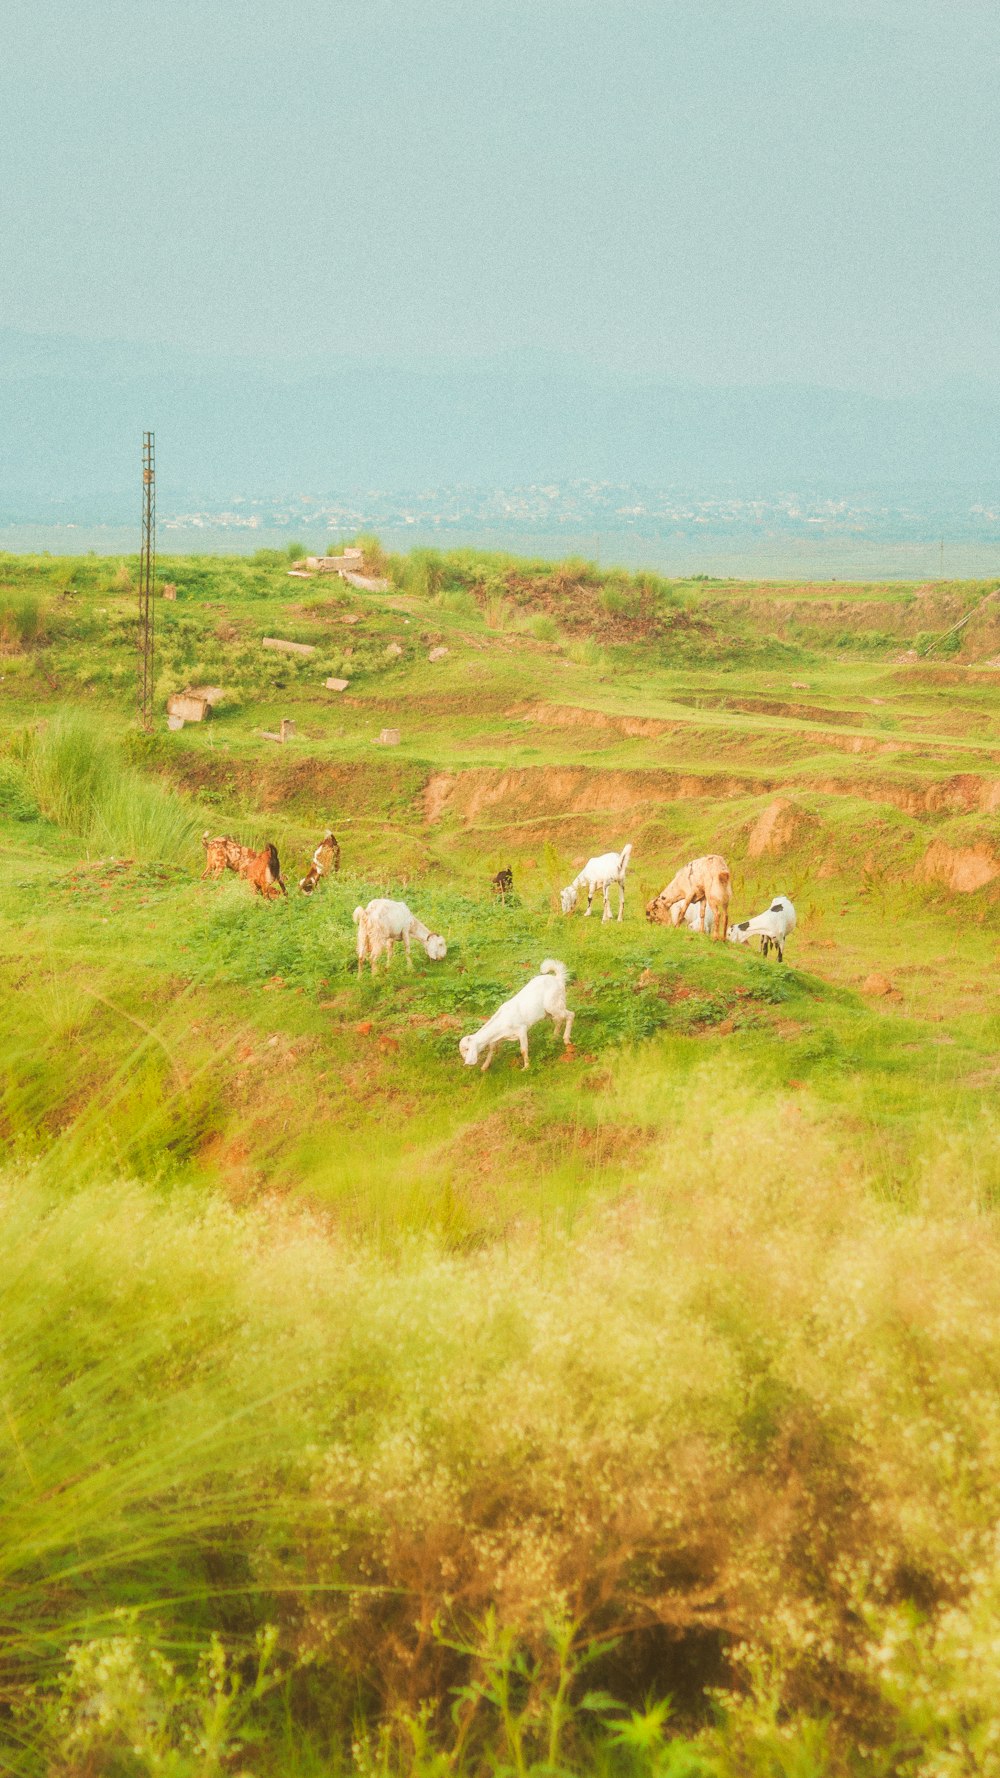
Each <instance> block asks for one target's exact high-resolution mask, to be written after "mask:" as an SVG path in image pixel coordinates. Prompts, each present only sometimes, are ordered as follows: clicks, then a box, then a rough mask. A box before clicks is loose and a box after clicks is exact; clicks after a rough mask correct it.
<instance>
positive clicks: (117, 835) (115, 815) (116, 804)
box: [18, 715, 197, 861]
mask: <svg viewBox="0 0 1000 1778" xmlns="http://www.w3.org/2000/svg"><path fill="white" fill-rule="evenodd" d="M18 753H19V756H20V759H21V762H22V764H23V768H24V771H25V775H26V778H27V782H28V785H29V787H30V789H31V791H32V792H33V794H34V798H35V801H36V802H37V804H38V807H39V809H40V810H41V812H42V814H43V815H45V816H47V817H48V819H49V820H50V821H54V822H56V823H57V824H58V825H59V826H60V827H64V828H66V829H68V831H69V832H71V833H75V834H79V836H80V837H81V839H83V840H84V841H85V842H86V845H87V847H88V849H89V850H91V851H95V850H96V851H111V852H115V853H118V854H125V855H127V856H129V857H132V858H140V859H145V860H162V861H170V860H173V859H176V858H180V857H182V856H184V855H186V854H190V855H192V856H193V842H194V835H195V830H196V826H197V823H196V821H195V819H194V816H193V814H192V812H191V809H190V805H189V804H188V803H186V802H185V801H184V800H183V799H182V798H181V797H179V796H178V795H177V794H176V793H175V792H171V791H168V790H167V789H165V788H164V787H163V786H161V785H159V784H157V783H155V782H153V781H152V780H150V779H149V778H145V777H143V776H142V775H141V773H139V772H138V771H136V770H135V769H134V768H133V767H132V766H130V765H129V764H128V762H127V761H126V759H125V757H124V755H123V754H122V752H121V749H120V747H119V746H118V745H117V744H116V742H115V741H114V740H112V739H111V738H110V737H109V736H108V734H107V732H106V731H105V730H103V729H101V728H100V727H98V725H97V724H96V723H93V722H90V721H88V720H87V719H86V718H85V717H82V716H77V715H60V716H57V717H54V718H53V719H52V720H51V721H50V722H48V723H47V724H45V725H44V726H42V727H40V728H38V729H35V730H33V731H31V732H29V733H28V734H27V735H25V736H23V737H22V739H21V744H20V747H19V748H18Z"/></svg>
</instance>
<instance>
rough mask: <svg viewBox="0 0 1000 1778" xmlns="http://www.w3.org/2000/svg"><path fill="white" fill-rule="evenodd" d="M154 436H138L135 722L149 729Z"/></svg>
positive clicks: (150, 713) (153, 574) (154, 553)
mask: <svg viewBox="0 0 1000 1778" xmlns="http://www.w3.org/2000/svg"><path fill="white" fill-rule="evenodd" d="M155 444H156V441H155V435H154V434H153V433H152V432H144V433H143V435H142V548H141V550H140V552H139V698H138V702H139V721H140V722H141V723H142V726H143V728H144V729H145V730H146V732H147V734H148V733H149V731H150V729H151V728H152V726H153V640H154V605H153V586H154V582H155V579H156V449H155Z"/></svg>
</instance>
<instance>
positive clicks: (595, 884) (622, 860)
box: [559, 841, 632, 922]
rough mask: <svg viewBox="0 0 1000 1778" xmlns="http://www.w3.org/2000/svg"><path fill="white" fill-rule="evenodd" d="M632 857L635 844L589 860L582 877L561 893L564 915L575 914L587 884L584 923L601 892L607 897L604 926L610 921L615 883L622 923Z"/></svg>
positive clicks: (560, 900) (605, 900)
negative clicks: (592, 904) (597, 891)
mask: <svg viewBox="0 0 1000 1778" xmlns="http://www.w3.org/2000/svg"><path fill="white" fill-rule="evenodd" d="M631 856H632V843H631V841H629V844H628V845H627V846H625V847H624V848H623V849H622V851H621V852H603V853H602V854H601V856H600V858H588V860H587V862H586V864H585V865H584V867H583V869H582V871H581V872H580V875H579V876H578V877H574V878H573V881H572V883H570V884H569V886H568V888H566V889H561V890H560V891H559V902H560V906H561V907H562V911H563V913H564V914H571V913H572V912H573V909H574V908H575V907H576V903H577V898H578V896H579V892H580V890H581V889H582V888H583V886H584V884H586V886H587V913H586V914H584V916H583V917H584V919H586V918H587V915H589V913H590V907H591V903H592V901H593V899H594V893H595V891H596V890H598V889H600V890H601V891H602V893H603V895H604V912H603V914H602V915H601V920H602V922H603V921H604V920H610V919H611V902H610V899H609V891H610V889H611V885H612V883H617V884H618V918H619V920H620V919H621V918H622V916H623V914H624V912H625V872H626V871H627V870H628V861H629V859H630V858H631Z"/></svg>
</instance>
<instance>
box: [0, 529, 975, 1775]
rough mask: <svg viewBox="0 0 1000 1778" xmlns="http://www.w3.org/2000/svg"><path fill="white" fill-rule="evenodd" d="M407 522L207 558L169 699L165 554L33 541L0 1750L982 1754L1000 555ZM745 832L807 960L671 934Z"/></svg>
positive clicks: (6, 584) (14, 927)
mask: <svg viewBox="0 0 1000 1778" xmlns="http://www.w3.org/2000/svg"><path fill="white" fill-rule="evenodd" d="M366 547H367V559H366V566H367V568H368V569H369V571H370V572H371V573H373V574H374V575H375V576H377V577H378V578H383V579H384V580H385V581H386V582H387V583H388V585H387V590H384V591H371V590H365V589H356V588H352V587H349V586H346V585H345V584H343V583H342V582H340V581H339V580H336V579H330V578H328V577H325V576H315V577H313V578H312V579H311V580H305V579H301V578H298V577H295V576H290V575H289V572H288V570H289V567H290V561H289V560H288V559H286V558H285V557H282V556H279V555H277V554H273V553H268V552H262V554H261V555H260V556H259V557H257V558H255V559H253V560H251V561H249V562H243V561H233V560H230V559H217V560H213V559H207V558H176V559H166V560H164V561H161V563H160V579H161V582H169V583H171V584H172V585H173V586H174V587H175V588H176V598H175V599H172V600H165V599H158V600H157V603H156V624H157V669H158V679H157V706H158V713H157V721H156V727H155V731H154V733H153V734H152V735H151V736H146V735H143V734H142V733H140V732H139V730H138V727H137V724H136V722H135V717H134V665H135V648H136V638H137V631H136V614H135V596H134V592H133V590H132V575H133V574H134V567H135V565H134V563H128V562H117V561H109V560H106V559H103V558H97V557H88V558H84V559H79V560H73V559H68V558H51V557H43V558H32V559H29V558H14V557H2V558H0V650H2V653H0V836H2V844H3V852H4V870H3V874H2V880H0V971H2V980H3V985H4V990H5V992H4V1003H5V1012H6V1017H5V1019H4V1021H3V1027H2V1030H0V1078H2V1088H0V1139H2V1142H3V1146H4V1151H5V1161H4V1168H5V1171H4V1173H3V1178H2V1186H0V1216H2V1219H3V1227H4V1248H5V1252H6V1254H7V1256H8V1257H7V1263H6V1265H5V1268H4V1274H3V1279H2V1282H0V1300H2V1303H3V1309H2V1314H0V1408H2V1413H0V1486H2V1489H3V1503H4V1513H3V1515H2V1520H0V1522H2V1525H3V1529H2V1530H0V1736H2V1738H3V1746H4V1755H3V1757H4V1759H5V1760H6V1762H7V1764H8V1766H9V1768H10V1769H12V1770H16V1771H23V1772H25V1773H29V1772H30V1773H34V1772H47V1773H54V1772H58V1773H61V1772H66V1773H70V1772H72V1773H78V1774H81V1775H83V1774H86V1775H87V1778H90V1775H91V1774H98V1773H101V1774H103V1773H109V1774H119V1773H120V1774H123V1775H127V1774H132V1773H143V1774H145V1773H156V1774H160V1773H170V1774H177V1775H178V1778H188V1775H191V1778H195V1775H198V1778H202V1775H207V1774H209V1773H214V1772H217V1771H248V1772H253V1773H255V1774H256V1773H260V1774H262V1775H263V1774H271V1773H275V1774H277V1773H282V1774H285V1773H302V1774H310V1775H312V1774H319V1773H321V1772H322V1773H327V1772H337V1771H342V1770H348V1769H350V1770H353V1771H360V1772H365V1773H367V1772H371V1773H372V1774H375V1773H380V1774H389V1773H395V1772H400V1773H421V1774H423V1773H427V1774H430V1773H432V1772H433V1773H435V1774H437V1773H444V1772H446V1771H456V1772H465V1771H468V1772H473V1771H480V1770H485V1769H492V1770H497V1771H503V1772H506V1771H510V1772H514V1773H517V1774H519V1775H523V1774H526V1773H527V1772H529V1771H533V1772H541V1771H545V1772H548V1773H554V1772H557V1771H574V1772H576V1771H590V1770H595V1771H601V1772H607V1773H612V1772H614V1773H617V1772H622V1773H632V1772H635V1773H643V1774H645V1773H668V1774H672V1775H680V1774H688V1773H689V1774H708V1773H723V1774H728V1773H732V1774H734V1775H735V1774H737V1773H739V1774H743V1773H753V1774H757V1773H760V1774H764V1773H767V1774H773V1773H777V1774H788V1775H789V1778H791V1774H793V1773H795V1774H798V1773H802V1774H805V1773H806V1772H808V1773H813V1772H817V1773H820V1772H822V1773H825V1772H829V1773H831V1774H833V1773H848V1772H850V1773H854V1772H857V1773H861V1772H865V1773H879V1774H881V1773H886V1774H888V1773H890V1772H891V1773H895V1772H907V1773H912V1774H914V1775H916V1774H920V1775H926V1778H931V1774H934V1775H935V1778H937V1775H938V1774H944V1773H947V1774H949V1775H950V1774H952V1773H954V1774H956V1775H957V1774H959V1773H965V1772H969V1773H972V1772H977V1773H978V1772H981V1773H984V1774H987V1773H991V1772H992V1771H993V1770H994V1763H995V1761H996V1759H997V1752H996V1747H995V1745H994V1738H995V1728H994V1716H995V1711H994V1707H993V1704H992V1701H991V1700H992V1696H993V1684H992V1680H993V1677H994V1667H995V1657H994V1655H993V1652H992V1651H993V1649H994V1647H995V1641H996V1637H997V1636H998V1635H1000V1569H998V1566H997V1554H996V1543H995V1525H996V1523H997V1514H998V1510H1000V1480H998V1477H1000V1469H998V1465H997V1453H998V1450H1000V1396H998V1392H997V1385H998V1382H1000V1335H998V1333H997V1326H998V1322H997V1315H996V1307H997V1305H996V1302H995V1298H996V1295H997V1282H996V1280H997V1277H998V1275H1000V1273H998V1268H997V1260H998V1258H1000V1238H998V1229H997V1223H996V1205H997V1202H998V1198H1000V1147H998V1141H997V1138H998V1133H1000V1132H998V1118H997V1109H996V1107H997V1084H998V1076H1000V1068H998V1062H997V1051H998V1041H997V1040H998V1036H1000V1028H998V1017H997V1010H996V1007H997V1003H996V990H995V983H996V965H997V932H998V924H1000V835H998V822H997V816H998V811H1000V775H998V771H997V764H998V757H1000V705H998V702H997V697H996V687H997V683H998V669H997V667H996V666H995V665H993V664H992V663H993V661H994V659H996V658H1000V598H998V597H997V596H996V591H997V587H998V585H1000V583H983V584H977V585H969V584H955V585H941V584H934V585H932V586H926V587H900V586H899V585H896V584H893V585H892V586H866V587H859V586H844V587H832V586H823V587H811V586H800V587H791V586H785V585H781V586H778V585H768V586H751V585H748V584H745V583H739V584H736V585H724V584H722V583H716V582H704V581H702V582H689V583H674V582H670V583H668V582H664V581H661V580H659V579H657V578H656V577H654V576H649V575H637V576H629V575H626V574H623V573H620V572H615V571H604V572H599V571H597V570H596V569H594V568H592V567H590V566H588V565H587V564H585V563H576V562H569V563H562V564H550V563H528V562H520V561H512V560H508V559H504V558H499V557H495V556H489V557H487V556H477V555H474V554H472V553H470V552H460V553H456V554H453V555H447V556H444V555H438V554H434V553H432V552H428V551H422V552H420V551H418V552H414V553H413V554H412V555H411V556H410V557H407V558H388V559H387V558H385V557H384V556H383V555H382V552H381V551H380V550H379V549H378V546H377V545H375V544H374V543H369V544H368V545H367V546H366ZM963 619H967V621H965V622H963V621H962V620H963ZM959 626H960V627H959ZM265 636H270V637H278V638H283V639H288V640H292V641H297V642H304V643H308V644H311V645H313V646H314V648H315V651H316V652H315V653H314V654H312V655H308V656H289V655H282V654H279V653H276V652H274V651H271V650H265V649H264V648H263V647H262V641H263V638H264V637H265ZM441 648H444V649H446V650H447V653H446V654H444V655H443V656H441V657H440V658H438V659H435V660H434V661H431V660H430V659H429V658H428V657H429V655H430V653H431V651H432V650H436V649H441ZM331 675H339V676H341V677H343V678H346V679H348V680H349V682H350V683H349V686H348V689H347V690H346V691H344V692H341V693H337V692H333V691H330V690H328V689H327V688H326V687H325V685H324V680H325V679H326V678H327V677H329V676H331ZM200 685H212V686H216V687H219V688H221V689H222V691H223V693H224V695H223V697H222V699H221V701H220V702H219V703H218V704H217V706H216V708H215V710H214V712H213V714H212V716H211V718H210V720H208V721H207V722H205V723H203V724H198V725H189V726H187V727H185V728H184V729H183V731H181V732H179V733H168V732H167V730H166V723H165V702H166V698H167V696H168V695H169V694H170V693H171V692H173V691H179V690H183V689H187V688H190V687H195V686H200ZM282 718H291V719H292V720H293V721H294V723H295V734H294V736H293V737H292V738H291V739H289V740H288V741H287V742H286V743H284V744H283V745H276V744H275V743H274V742H273V741H271V740H269V739H266V738H265V736H264V733H263V731H275V730H276V729H277V728H278V725H279V724H280V722H281V719H282ZM384 728H397V729H398V730H399V733H400V741H399V744H398V745H396V746H385V745H380V744H379V743H378V740H377V737H378V736H379V734H380V731H381V730H382V729H384ZM327 826H332V828H333V829H334V831H335V832H336V834H337V836H338V838H339V841H340V845H341V848H342V855H343V862H342V869H341V873H340V875H339V877H338V878H337V879H336V880H335V881H333V882H331V883H329V884H324V885H321V887H320V889H319V891H318V892H317V894H316V895H315V896H313V897H310V898H307V897H305V896H302V895H300V894H298V892H297V890H296V888H295V883H296V880H297V878H298V876H299V875H300V874H301V872H302V870H304V868H305V865H306V863H307V861H308V858H309V856H310V854H311V852H312V850H313V847H314V846H315V845H316V844H317V842H318V840H319V838H320V837H321V835H322V833H323V831H324V829H325V828H326V827H327ZM205 829H209V830H210V831H211V832H212V833H220V832H227V833H231V834H233V835H235V836H237V837H238V838H240V839H241V840H242V841H244V842H246V843H254V844H259V843H263V842H264V841H265V840H274V841H275V843H276V844H277V846H278V849H279V852H280V855H281V859H282V863H283V867H284V870H285V875H286V878H287V880H288V883H289V896H288V899H287V900H283V901H280V902H275V903H267V904H265V903H263V902H262V901H260V900H259V899H258V898H255V897H253V896H252V895H251V893H250V891H249V889H248V887H247V886H246V885H245V884H243V883H241V882H238V881H237V880H236V879H235V878H233V877H229V878H227V879H226V880H224V881H222V882H203V881H201V879H200V872H201V868H202V856H203V855H202V849H201V845H200V835H201V833H202V831H203V830H205ZM626 840H631V841H632V843H633V845H634V848H635V852H634V859H633V865H632V870H631V872H630V876H629V884H628V899H627V905H626V915H625V920H624V922H623V923H622V924H621V925H619V924H618V923H617V922H615V923H613V924H611V925H602V924H601V923H600V922H599V921H597V920H590V921H586V922H585V921H583V920H582V919H581V918H580V917H579V916H577V917H575V918H572V919H565V918H563V916H561V914H560V913H559V906H558V895H557V890H558V888H559V887H560V886H561V885H562V884H564V883H566V882H568V881H569V880H570V878H571V877H572V876H573V875H574V874H575V871H576V870H577V869H578V868H579V866H580V864H581V863H582V862H583V860H584V859H585V858H586V857H587V856H588V855H590V854H591V853H593V852H597V851H603V850H606V849H609V848H612V847H614V848H618V847H620V846H621V845H622V844H624V842H625V841H626ZM707 850H713V851H714V850H720V851H723V852H724V853H725V854H726V856H727V858H728V860H729V862H730V865H731V868H732V871H733V877H734V885H735V887H734V904H733V912H734V915H735V917H737V918H740V917H744V916H745V915H747V914H750V913H753V912H756V911H758V910H759V909H760V908H761V907H764V906H766V905H767V903H768V901H769V900H770V898H771V897H773V895H775V894H777V893H784V894H787V895H790V896H791V898H792V899H793V901H794V902H795V905H796V908H797V910H798V916H799V924H798V928H797V930H796V932H795V934H794V936H793V938H792V939H791V941H790V943H789V947H788V951H787V953H786V963H785V965H784V966H778V965H776V964H775V963H774V962H773V960H771V961H765V960H762V959H761V958H759V957H758V956H756V955H752V954H750V953H749V952H748V951H747V950H745V949H743V948H738V947H735V946H715V945H713V944H711V943H709V942H708V941H706V940H704V939H701V938H699V937H697V936H696V935H694V934H690V933H687V932H674V931H666V930H664V929H662V928H659V927H652V926H650V925H649V924H647V922H646V921H645V920H644V919H643V917H642V910H643V906H644V904H645V902H646V901H647V900H648V899H649V898H650V896H652V895H654V894H655V893H656V892H657V891H658V890H659V889H660V888H661V887H662V886H663V884H664V883H665V882H666V881H667V880H668V878H669V877H670V876H671V875H672V874H673V872H674V870H675V869H676V868H677V867H678V865H679V864H681V863H682V862H684V860H685V859H686V858H688V857H691V856H694V855H695V854H697V853H700V852H703V851H707ZM504 865H510V866H511V868H512V870H513V873H514V880H515V885H516V897H515V899H514V900H513V902H512V903H509V904H508V905H507V906H506V907H501V906H500V905H499V904H498V903H497V902H496V900H495V899H494V897H493V895H492V892H491V889H490V879H491V878H492V876H493V874H494V872H495V871H496V870H497V869H498V868H499V867H500V866H504ZM389 891H391V892H393V893H400V894H403V895H405V897H406V898H407V899H408V900H409V901H410V902H411V905H413V906H414V907H415V909H416V910H417V912H418V913H419V914H420V915H421V916H422V917H423V918H424V919H425V920H426V921H427V922H428V924H430V925H431V926H432V927H433V928H434V929H435V930H438V931H441V932H442V933H444V934H445V936H446V938H447V941H448V947H449V949H448V956H447V958H446V959H445V961H444V962H443V963H440V964H431V963H429V962H427V960H426V959H425V958H424V957H423V956H422V954H418V955H417V956H416V959H415V967H414V969H413V971H412V973H409V974H408V973H407V972H406V970H405V968H404V966H403V964H402V960H401V958H399V957H398V956H397V959H396V961H395V964H394V966H393V969H392V971H391V973H390V975H389V976H388V977H382V978H379V979H377V980H376V981H374V982H372V981H371V980H370V979H369V977H368V976H367V975H366V976H365V977H364V978H363V979H362V980H360V981H359V980H358V978H357V975H356V971H355V964H354V949H353V946H354V927H353V925H352V922H351V912H352V909H353V908H354V906H355V905H356V904H357V903H358V902H364V901H366V900H367V899H368V898H369V897H370V896H371V895H374V894H378V893H383V892H389ZM548 955H553V956H557V957H561V958H563V959H564V961H565V962H566V963H567V965H568V966H569V969H570V989H569V1003H570V1005H571V1006H572V1007H574V1008H575V1010H576V1013H577V1020H576V1026H575V1029H574V1047H573V1050H572V1051H571V1052H570V1053H569V1054H568V1055H562V1054H560V1053H558V1050H559V1046H557V1045H556V1044H555V1042H554V1041H553V1039H552V1037H551V1034H548V1033H543V1032H541V1031H540V1030H539V1031H536V1032H535V1034H534V1036H533V1040H532V1054H531V1068H530V1070H529V1071H528V1072H527V1073H522V1072H521V1070H520V1067H519V1065H518V1066H515V1063H516V1061H517V1057H516V1051H515V1050H513V1049H512V1050H511V1053H510V1055H509V1056H508V1055H504V1054H501V1056H500V1057H498V1060H497V1062H496V1063H495V1064H494V1067H493V1068H492V1070H491V1071H490V1072H489V1073H488V1074H486V1075H481V1074H480V1073H478V1072H477V1071H474V1070H468V1069H465V1068H464V1067H463V1066H462V1064H461V1062H460V1059H459V1056H458V1038H459V1036H460V1035H461V1034H462V1032H463V1031H467V1030H472V1029H475V1028H476V1026H477V1025H478V1024H480V1023H481V1022H482V1020H483V1019H484V1018H485V1017H486V1016H488V1015H489V1013H490V1012H492V1011H493V1010H494V1009H495V1007H496V1005H497V1004H498V1003H499V1001H500V1000H501V999H504V998H506V997H507V996H508V995H509V994H510V993H511V992H513V991H514V990H515V989H516V987H517V986H519V985H520V984H521V983H522V982H523V981H524V979H525V978H526V976H527V975H529V974H531V973H534V971H535V970H536V969H537V967H538V964H539V962H540V960H541V959H542V958H543V957H545V956H548ZM668 1698H669V1700H670V1703H669V1706H668V1704H667V1702H666V1700H667V1699H668ZM991 1762H994V1763H991Z"/></svg>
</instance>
